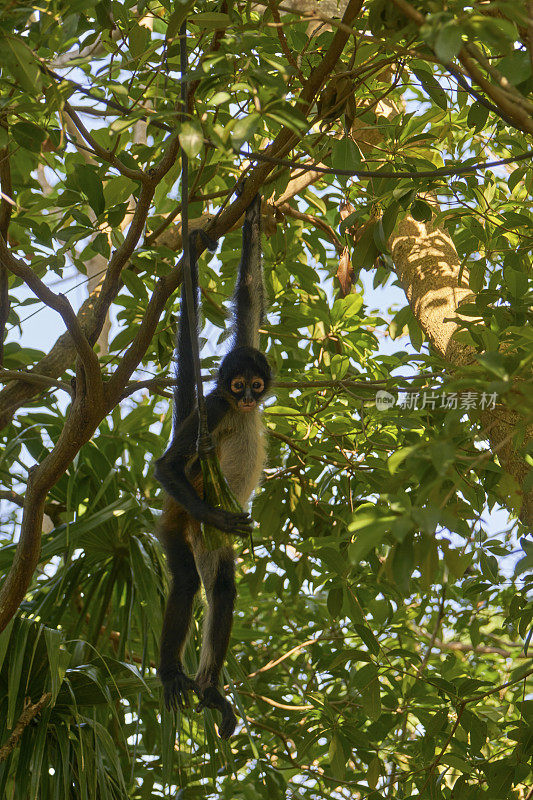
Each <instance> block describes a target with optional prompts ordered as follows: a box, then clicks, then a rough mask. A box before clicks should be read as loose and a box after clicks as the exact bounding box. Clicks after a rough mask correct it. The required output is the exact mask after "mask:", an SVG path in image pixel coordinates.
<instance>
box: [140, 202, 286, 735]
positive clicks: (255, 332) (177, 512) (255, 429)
mask: <svg viewBox="0 0 533 800" xmlns="http://www.w3.org/2000/svg"><path fill="white" fill-rule="evenodd" d="M260 222H261V198H260V197H259V195H256V197H255V198H254V200H252V202H251V204H250V206H249V207H248V209H247V211H246V215H245V220H244V225H243V229H242V254H241V262H240V265H239V272H238V277H237V284H236V288H235V296H234V302H233V313H234V321H235V334H234V340H233V346H232V348H231V350H230V352H229V353H228V354H227V356H225V358H224V359H223V361H222V363H221V365H220V368H219V370H218V375H217V383H216V388H215V389H213V391H212V392H210V394H208V395H207V397H206V398H205V402H206V410H207V421H208V427H209V431H210V433H211V434H212V437H213V441H214V445H215V448H216V452H217V456H218V459H219V462H220V466H221V469H222V472H223V473H224V476H225V478H226V480H227V482H228V485H229V487H230V489H231V491H232V492H233V494H234V495H235V497H236V498H237V500H238V501H239V503H240V504H241V505H242V506H245V504H246V503H247V502H248V500H249V499H250V495H251V494H252V492H253V491H254V489H255V488H256V486H257V484H258V482H259V479H260V477H261V473H262V470H263V464H264V458H265V448H264V443H263V426H262V421H261V411H260V407H259V404H260V402H261V400H262V399H263V398H264V395H265V393H266V392H267V390H268V388H269V386H270V384H271V380H272V375H271V370H270V367H269V365H268V362H267V360H266V358H265V356H264V355H263V353H261V351H260V350H258V349H257V348H258V345H259V326H260V323H261V321H262V319H263V314H264V289H263V272H262V263H261V228H260ZM195 245H196V239H195V237H191V253H190V263H191V265H192V266H193V270H192V272H193V290H194V304H195V318H196V319H198V314H197V307H198V266H197V263H196V246H195ZM187 313H188V311H187V303H186V299H185V292H183V291H182V300H181V309H180V322H179V332H178V341H177V371H176V387H175V389H174V426H173V434H172V440H171V442H170V445H169V447H168V449H167V450H166V452H165V453H164V455H163V456H161V458H160V459H158V461H156V465H155V475H156V478H157V480H158V481H159V482H160V483H161V484H162V486H163V488H164V489H165V492H166V497H165V501H164V508H163V514H162V517H161V521H160V526H159V536H160V539H161V541H162V543H163V546H164V548H165V550H166V554H167V561H168V565H169V568H170V572H171V574H172V587H171V590H170V594H169V597H168V600H167V607H166V610H165V615H164V619H163V631H162V636H161V650H160V663H159V669H158V675H159V678H160V680H161V682H162V684H163V692H164V699H165V704H166V706H167V708H176V707H180V708H183V707H184V706H186V705H188V695H189V691H191V690H192V691H194V692H196V694H197V695H198V697H199V698H200V706H199V707H205V708H212V709H216V710H218V711H220V712H221V714H222V719H221V723H220V725H219V735H220V736H221V738H228V737H229V736H231V735H232V733H233V731H234V730H235V725H236V722H237V721H236V718H235V714H234V712H233V708H232V706H231V704H230V703H229V702H228V700H226V698H225V697H224V696H223V694H222V693H221V691H220V689H219V678H220V672H221V670H222V666H223V662H224V657H225V655H226V650H227V648H228V643H229V637H230V632H231V625H232V620H233V607H234V603H235V596H236V590H235V569H234V554H233V548H232V547H221V548H218V549H217V550H212V551H209V550H207V549H206V547H205V544H204V541H203V537H202V533H201V527H200V525H201V523H207V524H209V525H212V526H214V527H216V528H219V529H220V530H221V531H224V532H227V533H232V534H235V535H237V536H247V535H248V534H249V533H250V532H251V529H252V527H251V526H252V520H251V518H250V516H249V515H248V513H246V512H242V513H234V512H230V511H225V510H223V509H220V508H212V507H211V506H209V505H208V504H207V503H206V502H205V500H203V498H202V476H201V472H200V465H199V459H198V454H197V449H196V448H197V433H198V406H197V399H196V388H195V382H194V374H193V362H192V356H191V339H190V331H189V326H188V317H187ZM200 580H201V581H202V583H203V585H204V589H205V594H206V598H207V609H206V614H205V621H204V628H203V633H202V647H201V653H200V664H199V667H198V672H197V674H196V677H195V678H194V680H193V679H191V678H189V677H188V676H187V675H186V674H185V672H184V670H183V665H182V660H181V659H182V654H183V649H184V647H185V642H186V639H187V634H188V630H189V625H190V621H191V616H192V608H193V601H194V596H195V595H196V593H197V591H198V589H199V588H200Z"/></svg>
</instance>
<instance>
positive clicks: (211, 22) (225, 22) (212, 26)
mask: <svg viewBox="0 0 533 800" xmlns="http://www.w3.org/2000/svg"><path fill="white" fill-rule="evenodd" d="M190 22H191V24H192V25H197V26H198V27H199V28H204V29H205V30H217V29H220V28H227V27H229V25H230V24H231V17H230V16H229V14H223V13H221V12H217V11H205V12H203V13H200V14H193V16H192V17H191V18H190Z"/></svg>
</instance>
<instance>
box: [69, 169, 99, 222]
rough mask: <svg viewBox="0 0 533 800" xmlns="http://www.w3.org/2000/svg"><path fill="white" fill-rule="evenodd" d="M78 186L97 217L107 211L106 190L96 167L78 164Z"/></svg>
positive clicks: (76, 170)
mask: <svg viewBox="0 0 533 800" xmlns="http://www.w3.org/2000/svg"><path fill="white" fill-rule="evenodd" d="M75 175H76V179H77V182H78V186H79V188H80V189H81V191H82V192H83V194H84V195H85V196H86V197H87V200H88V201H89V205H90V206H91V208H92V210H93V211H94V213H95V214H96V216H97V217H99V216H100V214H102V213H103V211H104V209H105V200H104V189H103V186H102V181H101V178H100V176H99V175H98V172H97V169H96V167H92V166H90V165H89V164H78V165H77V166H76V169H75Z"/></svg>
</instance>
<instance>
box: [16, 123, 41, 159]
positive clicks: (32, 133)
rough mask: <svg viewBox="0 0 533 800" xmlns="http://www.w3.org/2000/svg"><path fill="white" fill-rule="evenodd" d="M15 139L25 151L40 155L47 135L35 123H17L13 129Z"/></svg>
mask: <svg viewBox="0 0 533 800" xmlns="http://www.w3.org/2000/svg"><path fill="white" fill-rule="evenodd" d="M11 135H12V136H13V139H14V140H15V141H16V143H17V144H19V145H20V146H21V147H24V149H25V150H31V152H32V153H39V152H40V150H41V145H42V143H43V142H44V140H45V139H46V133H45V132H44V131H43V130H42V128H39V127H38V126H37V125H34V124H33V122H16V123H15V124H14V125H13V126H12V128H11Z"/></svg>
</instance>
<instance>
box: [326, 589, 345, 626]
mask: <svg viewBox="0 0 533 800" xmlns="http://www.w3.org/2000/svg"><path fill="white" fill-rule="evenodd" d="M342 600H343V589H342V586H332V588H331V589H330V590H329V592H328V611H329V613H330V614H331V616H332V617H333V619H336V618H337V617H338V616H339V615H340V613H341V610H342Z"/></svg>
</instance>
